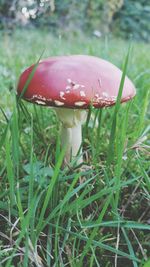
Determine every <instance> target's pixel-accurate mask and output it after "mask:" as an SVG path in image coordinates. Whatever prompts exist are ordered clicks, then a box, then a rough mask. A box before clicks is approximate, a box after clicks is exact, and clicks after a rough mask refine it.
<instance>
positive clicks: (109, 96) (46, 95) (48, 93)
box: [17, 55, 136, 109]
mask: <svg viewBox="0 0 150 267" xmlns="http://www.w3.org/2000/svg"><path fill="white" fill-rule="evenodd" d="M33 67H34V65H32V66H31V67H29V68H28V69H26V70H25V71H24V72H23V73H22V75H21V76H20V79H19V83H18V89H17V91H18V94H21V92H22V90H23V88H24V85H25V83H26V81H27V79H28V78H29V75H30V73H31V72H32V70H33ZM121 76H122V71H121V70H120V69H118V68H117V67H116V66H114V65H113V64H111V63H110V62H108V61H106V60H103V59H100V58H97V57H92V56H86V55H72V56H60V57H52V58H48V59H45V60H43V61H40V63H39V64H38V66H37V68H36V71H35V73H34V76H33V78H32V80H31V81H30V83H29V85H28V88H27V90H26V92H25V94H24V96H23V98H24V99H25V100H27V101H29V102H32V103H37V104H40V105H47V106H56V107H59V106H60V107H65V108H83V109H84V108H89V106H90V105H91V104H92V105H93V106H94V107H96V108H99V107H100V108H101V107H105V106H111V105H113V104H115V102H116V99H117V95H118V90H119V85H120V81H121ZM135 94H136V91H135V87H134V85H133V83H132V82H131V81H130V80H129V78H128V77H126V78H125V82H124V88H123V93H122V98H121V102H126V101H128V100H130V99H131V98H133V97H134V96H135Z"/></svg>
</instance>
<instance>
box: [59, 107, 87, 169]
mask: <svg viewBox="0 0 150 267" xmlns="http://www.w3.org/2000/svg"><path fill="white" fill-rule="evenodd" d="M55 111H56V113H57V115H58V117H59V119H60V121H61V122H62V127H61V145H62V147H66V155H65V162H66V163H70V160H71V159H75V157H78V159H77V163H78V164H80V163H82V162H83V155H82V149H81V144H82V124H83V123H84V122H85V121H86V117H87V111H86V110H77V109H64V108H55ZM79 150H80V151H79ZM78 152H79V154H78Z"/></svg>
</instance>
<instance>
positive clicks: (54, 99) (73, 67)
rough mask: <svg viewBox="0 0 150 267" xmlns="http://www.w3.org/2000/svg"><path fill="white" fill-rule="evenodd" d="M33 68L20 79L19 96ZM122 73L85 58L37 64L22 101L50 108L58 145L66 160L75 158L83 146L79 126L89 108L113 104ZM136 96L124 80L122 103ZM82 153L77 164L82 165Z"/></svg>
mask: <svg viewBox="0 0 150 267" xmlns="http://www.w3.org/2000/svg"><path fill="white" fill-rule="evenodd" d="M33 68H34V65H32V66H31V67H29V68H27V69H26V70H25V71H24V72H23V73H22V75H21V76H20V79H19V83H18V89H17V91H18V95H20V94H21V92H22V90H23V88H24V86H25V84H26V82H27V80H28V79H29V75H30V74H31V72H32V70H33ZM121 77H122V71H121V70H120V69H118V68H117V67H116V66H114V65H113V64H111V63H110V62H108V61H105V60H103V59H100V58H97V57H93V56H86V55H72V56H58V57H51V58H48V59H45V60H42V61H40V62H39V64H38V66H37V68H36V71H35V73H34V75H33V78H32V79H31V81H30V83H29V85H28V87H27V90H26V92H25V93H24V95H23V98H24V99H25V100H27V101H29V102H32V103H35V104H38V105H43V106H53V107H55V111H56V113H57V115H58V117H59V119H60V120H61V122H62V131H61V143H62V146H64V145H67V151H66V157H65V159H66V161H67V162H70V159H71V156H72V157H75V156H77V153H78V151H79V148H80V146H81V143H82V131H81V126H82V124H83V123H84V122H85V120H86V114H87V110H88V109H89V107H90V106H91V104H92V106H93V107H95V108H103V107H108V106H112V105H114V104H115V102H116V99H117V95H118V91H119V86H120V81H121ZM135 94H136V91H135V87H134V85H133V83H132V82H131V81H130V80H129V78H128V77H126V78H125V82H124V87H123V92H122V97H121V102H126V101H128V100H130V99H131V98H133V97H134V96H135ZM82 161H83V159H82V151H80V156H79V159H78V163H81V162H82Z"/></svg>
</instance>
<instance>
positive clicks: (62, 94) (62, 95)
mask: <svg viewBox="0 0 150 267" xmlns="http://www.w3.org/2000/svg"><path fill="white" fill-rule="evenodd" d="M64 94H65V93H64V92H63V91H60V98H62V99H64V100H65V99H66V98H65V97H64Z"/></svg>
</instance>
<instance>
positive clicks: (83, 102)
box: [74, 101, 86, 107]
mask: <svg viewBox="0 0 150 267" xmlns="http://www.w3.org/2000/svg"><path fill="white" fill-rule="evenodd" d="M74 104H75V106H78V107H82V106H84V105H85V104H86V102H85V101H78V102H75V103H74Z"/></svg>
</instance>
